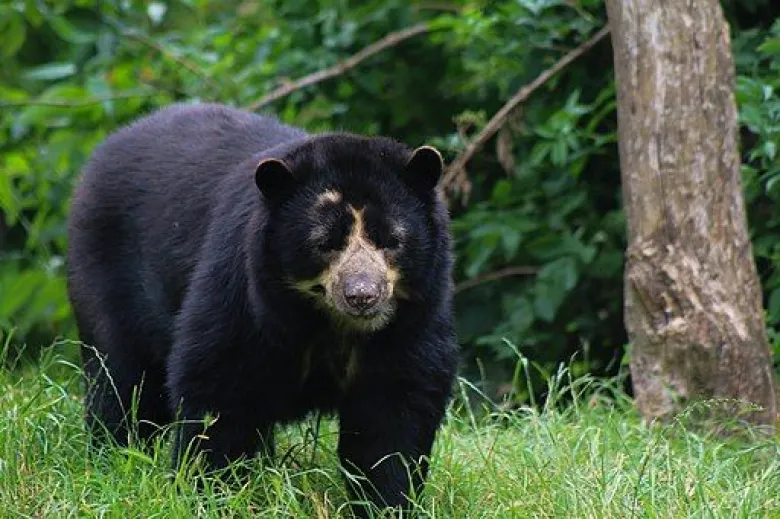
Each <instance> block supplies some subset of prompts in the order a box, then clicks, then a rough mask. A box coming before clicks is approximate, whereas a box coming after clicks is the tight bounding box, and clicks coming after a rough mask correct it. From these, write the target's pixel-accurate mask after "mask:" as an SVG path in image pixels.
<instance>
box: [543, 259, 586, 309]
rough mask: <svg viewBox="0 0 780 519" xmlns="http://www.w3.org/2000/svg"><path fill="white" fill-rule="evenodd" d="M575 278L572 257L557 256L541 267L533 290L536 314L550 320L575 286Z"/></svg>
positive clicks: (576, 277)
mask: <svg viewBox="0 0 780 519" xmlns="http://www.w3.org/2000/svg"><path fill="white" fill-rule="evenodd" d="M577 279H578V272H577V263H576V261H575V260H574V258H571V257H564V258H559V259H557V260H555V261H553V262H550V263H548V264H547V265H545V266H544V267H542V269H541V270H540V271H539V274H538V275H537V276H536V286H535V290H534V296H535V299H534V310H535V311H536V315H537V316H538V317H539V318H540V319H542V320H544V321H547V322H552V321H553V320H554V319H555V314H556V313H557V311H558V308H559V307H560V305H561V304H562V303H563V301H564V300H565V298H566V295H567V294H568V292H569V291H571V289H573V288H574V287H575V286H576V284H577Z"/></svg>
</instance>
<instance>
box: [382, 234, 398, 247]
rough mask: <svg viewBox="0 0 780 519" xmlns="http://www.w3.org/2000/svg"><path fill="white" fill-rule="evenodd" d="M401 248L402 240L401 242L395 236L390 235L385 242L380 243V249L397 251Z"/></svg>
mask: <svg viewBox="0 0 780 519" xmlns="http://www.w3.org/2000/svg"><path fill="white" fill-rule="evenodd" d="M400 246H401V240H399V239H398V237H397V236H394V235H393V234H388V235H387V236H385V238H384V239H383V240H381V243H379V247H380V248H382V249H390V250H395V249H397V248H398V247H400Z"/></svg>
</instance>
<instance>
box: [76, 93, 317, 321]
mask: <svg viewBox="0 0 780 519" xmlns="http://www.w3.org/2000/svg"><path fill="white" fill-rule="evenodd" d="M305 137H306V133H304V132H303V131H301V130H298V129H294V128H291V127H289V126H286V125H282V124H280V123H279V122H278V121H276V120H275V119H272V118H268V117H262V116H258V115H255V114H251V113H247V112H242V111H239V110H236V109H233V108H229V107H226V106H222V105H215V104H176V105H172V106H169V107H167V108H164V109H162V110H159V111H157V112H155V113H153V114H151V115H148V116H146V117H143V118H141V119H138V120H137V121H135V122H134V123H132V124H130V125H128V126H125V127H124V128H122V129H120V130H119V131H117V132H115V133H114V134H112V135H110V136H109V137H108V138H106V139H105V140H104V141H103V142H102V143H101V144H100V145H99V146H98V147H97V148H96V149H95V151H94V153H93V155H92V157H91V158H90V161H89V162H88V164H87V166H86V167H85V168H84V171H83V174H82V177H81V179H80V182H79V185H78V186H77V188H76V190H75V193H74V197H73V203H72V206H71V212H70V218H69V228H70V232H69V235H70V236H71V243H70V250H69V264H70V267H69V268H70V269H71V270H72V272H73V274H74V280H75V281H76V282H77V283H78V280H79V279H81V282H82V283H83V284H85V285H87V284H88V283H89V280H90V279H94V272H93V271H90V270H88V269H89V267H90V266H91V265H92V264H93V262H96V261H103V262H105V265H106V266H108V265H112V266H113V268H116V266H117V265H122V266H123V269H124V270H125V275H126V276H127V277H128V283H130V282H131V281H130V280H131V279H132V280H133V281H132V282H133V283H138V284H139V285H140V287H142V290H143V294H144V296H145V303H149V304H150V307H151V308H154V311H161V310H163V309H165V310H166V311H167V312H173V311H175V310H176V308H177V307H178V306H179V304H180V302H181V297H182V294H183V291H184V290H185V288H186V285H187V282H188V277H189V275H190V273H191V272H192V269H193V268H194V265H195V262H196V261H197V256H198V253H199V248H200V245H201V244H202V242H203V238H204V237H205V234H206V229H207V227H208V223H209V217H210V215H211V214H212V212H213V211H214V209H215V207H216V205H217V203H218V201H219V198H220V197H234V198H236V197H238V198H240V200H236V203H237V204H241V203H244V202H246V200H252V201H254V198H257V197H258V195H257V193H256V192H255V190H254V177H253V170H252V169H248V170H247V171H238V170H237V165H238V164H240V163H241V162H246V161H247V160H250V161H251V159H252V157H253V156H255V155H257V153H258V152H262V151H263V150H266V149H269V148H273V147H274V146H276V145H279V144H282V143H286V142H290V141H294V140H297V139H302V138H305ZM229 176H235V177H236V179H235V181H233V182H227V183H226V182H223V181H224V180H225V179H226V177H229ZM239 177H240V178H239ZM226 188H227V189H226ZM226 191H230V192H226Z"/></svg>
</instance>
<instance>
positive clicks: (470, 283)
mask: <svg viewBox="0 0 780 519" xmlns="http://www.w3.org/2000/svg"><path fill="white" fill-rule="evenodd" d="M537 270H538V269H537V268H536V267H507V268H504V269H501V270H497V271H495V272H488V273H486V274H481V275H479V276H477V277H475V278H473V279H468V280H466V281H461V282H460V283H458V284H457V285H455V293H456V294H458V293H460V292H463V291H464V290H468V289H470V288H474V287H476V286H478V285H482V284H483V283H489V282H491V281H496V280H498V279H504V278H508V277H514V276H532V275H534V274H536V272H537Z"/></svg>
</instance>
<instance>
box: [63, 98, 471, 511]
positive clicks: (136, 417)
mask: <svg viewBox="0 0 780 519" xmlns="http://www.w3.org/2000/svg"><path fill="white" fill-rule="evenodd" d="M442 170H443V160H442V157H441V155H440V153H439V152H438V151H437V150H436V149H435V148H433V147H430V146H420V147H418V148H415V149H411V147H408V146H407V145H405V144H402V143H400V142H398V141H396V140H393V139H391V138H389V137H382V136H365V135H358V134H352V133H348V132H345V131H334V132H328V133H320V134H309V133H308V132H306V131H304V130H303V129H300V128H295V127H292V126H289V125H286V124H283V123H282V122H280V121H279V120H278V119H276V118H274V117H272V116H261V115H258V114H254V113H250V112H246V111H242V110H240V109H237V108H233V107H229V106H227V105H222V104H212V103H178V104H172V105H169V106H167V107H164V108H162V109H159V110H157V111H155V112H153V113H151V114H147V115H144V116H142V117H140V118H139V119H137V120H135V121H134V122H132V123H130V124H128V125H126V126H124V127H123V128H120V129H119V130H117V131H116V132H114V133H112V134H110V135H109V136H108V137H107V138H106V139H104V141H103V142H101V143H100V144H99V145H98V146H96V148H95V150H94V151H93V153H92V156H91V157H90V158H89V160H88V161H87V164H86V165H85V167H84V168H83V171H82V174H81V177H80V179H79V181H78V182H77V185H76V187H75V189H74V193H73V197H72V203H71V207H70V211H69V216H68V249H67V258H66V269H67V289H68V297H69V300H70V304H71V307H72V309H73V315H74V318H75V321H76V326H77V330H78V336H79V341H80V343H81V362H82V367H83V372H84V378H85V380H86V386H87V388H86V395H85V417H84V419H85V423H86V427H87V430H88V431H89V433H90V434H89V437H90V438H91V439H94V441H95V442H96V444H97V445H107V444H108V443H112V442H113V443H114V444H119V445H127V444H128V443H129V442H131V441H136V440H138V441H139V443H140V444H148V442H149V441H150V440H151V439H153V438H155V437H157V435H158V434H159V433H160V430H161V427H164V426H166V425H167V424H169V425H171V426H172V427H173V428H174V430H175V433H174V434H173V447H172V455H171V456H172V465H173V467H174V468H176V467H178V466H180V464H181V462H182V459H183V456H184V455H185V453H187V455H190V456H194V455H196V454H200V455H202V459H203V461H204V462H205V463H206V466H207V467H209V468H210V469H219V468H224V467H226V466H227V465H228V464H229V463H231V462H233V461H235V460H238V459H242V458H246V457H252V456H255V455H259V454H260V453H266V454H268V455H270V456H273V453H274V441H273V435H274V428H275V427H276V426H279V425H284V424H289V423H292V422H295V421H298V420H302V419H304V418H306V417H307V416H309V415H311V414H312V413H315V412H319V413H323V414H325V415H330V416H334V417H335V418H337V420H338V427H339V437H338V445H337V452H338V457H339V461H340V464H341V465H342V466H343V467H344V469H345V472H346V473H347V474H348V475H350V476H352V475H355V476H358V477H354V478H353V477H347V478H346V479H347V487H348V488H347V490H348V496H349V497H350V500H351V501H354V500H357V499H364V498H367V502H368V503H373V504H374V505H376V506H378V507H380V508H383V507H394V508H396V509H398V508H400V509H402V510H404V509H408V507H409V506H410V501H409V496H410V493H411V492H415V493H419V492H421V491H422V489H423V487H424V482H425V480H426V478H427V474H428V469H429V457H430V453H431V450H432V447H433V444H434V441H435V436H436V434H437V431H438V429H439V428H440V426H441V423H442V422H443V419H444V417H445V415H446V408H447V406H448V404H449V402H450V400H451V398H452V386H453V382H454V380H455V377H456V372H457V366H458V362H459V350H458V345H457V338H456V332H455V328H454V323H453V308H452V304H453V303H452V299H453V282H452V269H453V258H452V255H453V253H452V244H451V240H452V238H451V229H450V220H449V214H448V209H447V207H446V203H445V201H444V200H443V197H442V196H441V192H440V189H439V188H438V182H439V179H440V178H441V174H442ZM206 422H209V423H208V428H207V429H206V431H205V433H204V427H205V426H206V425H204V424H205V423H206ZM91 441H93V440H91ZM144 442H146V443H144ZM353 507H354V508H355V510H356V513H357V514H358V515H362V514H365V513H366V512H365V510H364V509H362V508H360V507H359V505H357V504H355V503H354V502H353Z"/></svg>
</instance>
